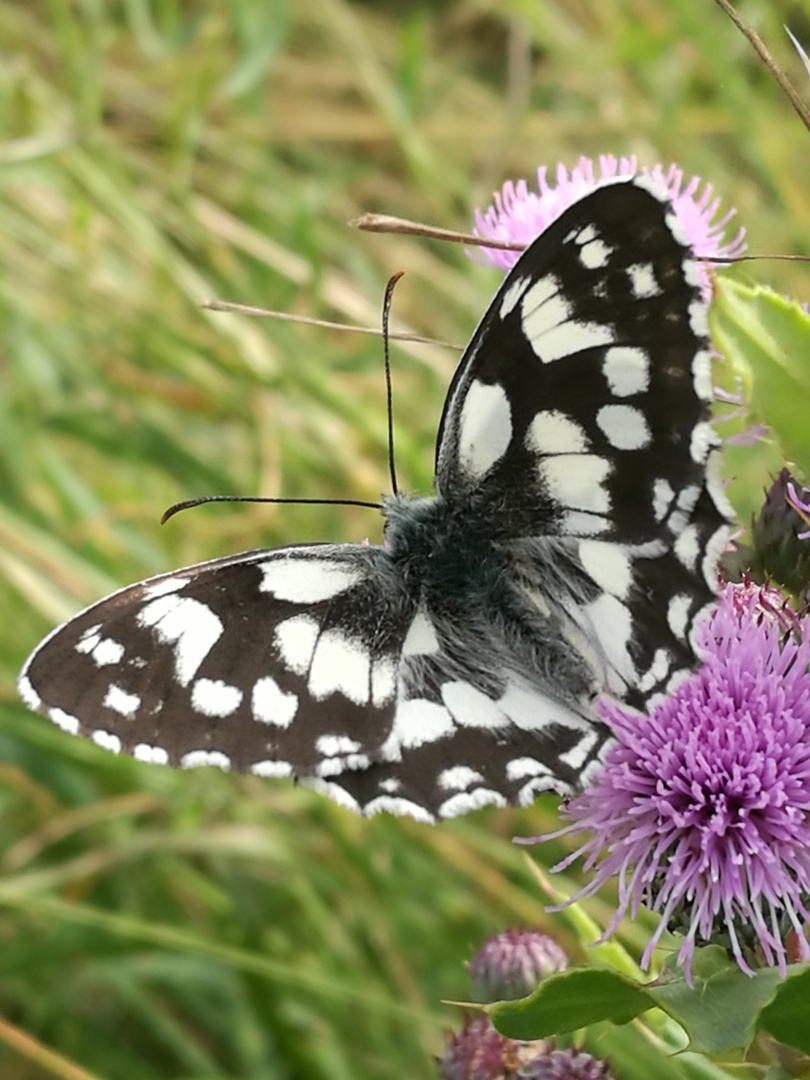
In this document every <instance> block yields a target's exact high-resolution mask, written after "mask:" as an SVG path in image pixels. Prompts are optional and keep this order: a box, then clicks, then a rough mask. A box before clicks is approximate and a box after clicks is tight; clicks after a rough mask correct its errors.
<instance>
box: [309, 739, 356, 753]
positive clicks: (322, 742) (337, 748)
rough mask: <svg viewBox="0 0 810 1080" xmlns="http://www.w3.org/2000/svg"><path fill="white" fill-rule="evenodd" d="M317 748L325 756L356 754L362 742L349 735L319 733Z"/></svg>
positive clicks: (316, 741) (316, 742)
mask: <svg viewBox="0 0 810 1080" xmlns="http://www.w3.org/2000/svg"><path fill="white" fill-rule="evenodd" d="M315 749H316V750H317V751H318V753H319V754H321V755H322V756H323V757H337V756H338V755H339V754H356V753H357V751H358V750H360V749H361V744H360V743H359V742H357V741H356V740H355V739H350V738H349V736H348V735H319V736H318V738H317V739H316V740H315Z"/></svg>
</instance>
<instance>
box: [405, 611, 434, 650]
mask: <svg viewBox="0 0 810 1080" xmlns="http://www.w3.org/2000/svg"><path fill="white" fill-rule="evenodd" d="M438 651H439V639H438V637H437V636H436V628H435V627H434V625H433V623H432V622H431V621H430V619H429V618H428V617H427V615H426V614H425V612H424V611H417V613H416V614H415V615H414V617H413V622H412V623H411V625H410V627H409V628H408V633H407V634H406V635H405V640H404V641H403V643H402V655H403V656H432V655H433V654H434V653H437V652H438Z"/></svg>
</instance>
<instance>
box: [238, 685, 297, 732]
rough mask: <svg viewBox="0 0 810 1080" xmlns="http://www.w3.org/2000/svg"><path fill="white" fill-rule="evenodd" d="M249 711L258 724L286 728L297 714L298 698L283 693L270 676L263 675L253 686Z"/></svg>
mask: <svg viewBox="0 0 810 1080" xmlns="http://www.w3.org/2000/svg"><path fill="white" fill-rule="evenodd" d="M250 711H251V713H252V714H253V719H254V720H258V722H259V723H260V724H272V725H273V726H274V727H280V728H288V727H289V726H290V724H291V723H292V722H293V718H294V716H295V714H296V713H297V712H298V698H297V697H296V696H295V694H287V693H285V692H284V691H283V690H282V689H281V687H280V686H279V685H278V683H277V682H276V680H275V679H274V678H273V677H272V675H265V676H264V678H262V679H257V680H256V682H255V683H254V684H253V693H252V694H251V697H250Z"/></svg>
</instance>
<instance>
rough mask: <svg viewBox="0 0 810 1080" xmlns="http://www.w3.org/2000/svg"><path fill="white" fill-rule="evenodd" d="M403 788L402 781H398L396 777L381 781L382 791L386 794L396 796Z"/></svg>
mask: <svg viewBox="0 0 810 1080" xmlns="http://www.w3.org/2000/svg"><path fill="white" fill-rule="evenodd" d="M401 787H402V781H401V780H397V778H396V777H395V776H389V777H386V779H385V780H381V781H380V789H381V790H382V791H384V792H386V793H387V794H388V795H396V793H397V792H398V791H399V789H400V788H401Z"/></svg>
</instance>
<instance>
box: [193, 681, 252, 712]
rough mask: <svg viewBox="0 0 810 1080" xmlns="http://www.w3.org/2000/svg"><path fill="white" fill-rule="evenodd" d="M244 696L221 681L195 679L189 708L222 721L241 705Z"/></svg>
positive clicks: (237, 689) (238, 690)
mask: <svg viewBox="0 0 810 1080" xmlns="http://www.w3.org/2000/svg"><path fill="white" fill-rule="evenodd" d="M243 697H244V694H243V693H242V691H241V690H240V689H239V687H238V686H230V685H229V684H228V683H226V682H223V681H222V679H197V681H196V682H195V683H194V686H193V687H192V688H191V707H192V709H194V710H195V712H198V713H201V714H202V715H203V716H211V717H216V718H217V719H219V720H224V719H225V718H226V717H227V716H231V715H233V713H235V712H236V710H237V709H238V708H239V706H240V705H241V704H242V698H243Z"/></svg>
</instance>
